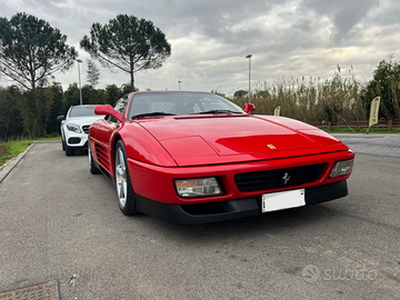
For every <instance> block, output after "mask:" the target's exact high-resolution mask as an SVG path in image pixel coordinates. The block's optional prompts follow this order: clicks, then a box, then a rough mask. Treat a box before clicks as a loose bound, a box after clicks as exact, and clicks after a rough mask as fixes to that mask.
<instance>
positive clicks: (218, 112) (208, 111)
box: [195, 109, 243, 115]
mask: <svg viewBox="0 0 400 300" xmlns="http://www.w3.org/2000/svg"><path fill="white" fill-rule="evenodd" d="M195 114H196V115H197V114H199V115H205V114H243V113H242V112H241V111H233V110H229V109H213V110H207V111H202V112H198V113H195Z"/></svg>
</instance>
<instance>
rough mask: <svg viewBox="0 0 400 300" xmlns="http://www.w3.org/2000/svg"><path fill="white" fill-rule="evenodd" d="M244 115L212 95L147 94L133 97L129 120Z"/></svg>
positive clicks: (198, 93)
mask: <svg viewBox="0 0 400 300" xmlns="http://www.w3.org/2000/svg"><path fill="white" fill-rule="evenodd" d="M207 112H208V113H236V114H242V113H244V112H243V110H241V109H240V108H239V107H238V106H236V105H235V104H233V103H232V102H230V101H228V100H226V99H224V98H222V97H220V96H218V95H215V94H213V93H202V92H149V93H139V94H136V95H134V97H133V99H132V102H131V105H130V109H129V119H131V118H135V117H143V116H146V114H149V116H155V115H189V114H204V113H207Z"/></svg>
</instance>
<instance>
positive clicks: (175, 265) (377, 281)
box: [0, 137, 400, 300]
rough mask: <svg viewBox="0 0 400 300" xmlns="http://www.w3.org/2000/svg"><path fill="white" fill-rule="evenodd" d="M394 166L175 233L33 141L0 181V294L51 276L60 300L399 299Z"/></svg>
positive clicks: (374, 167) (399, 180)
mask: <svg viewBox="0 0 400 300" xmlns="http://www.w3.org/2000/svg"><path fill="white" fill-rule="evenodd" d="M399 138H400V137H399ZM349 144H350V143H349ZM399 162H400V159H399V158H398V157H384V156H377V155H374V156H372V155H365V154H358V155H357V158H356V164H355V171H354V173H353V175H352V177H351V179H350V180H349V188H350V194H349V196H347V197H346V198H344V199H340V200H335V201H331V202H328V203H324V204H320V205H316V206H310V207H303V208H300V209H292V210H287V211H280V212H274V213H270V214H267V215H264V216H262V217H258V218H252V219H242V220H236V221H231V222H225V223H219V224H212V225H207V226H206V225H204V226H183V225H174V224H170V223H165V222H162V221H158V220H156V219H154V218H151V217H148V216H145V215H140V216H138V217H126V216H124V215H122V214H121V213H120V211H119V208H118V205H117V203H116V199H115V195H114V189H113V186H112V184H111V183H110V182H109V181H108V179H106V178H105V177H104V176H102V175H91V174H90V173H89V170H88V166H87V158H86V156H84V155H80V156H75V157H66V156H65V155H64V153H63V152H62V151H61V145H60V144H58V143H57V144H54V143H47V144H45V143H44V144H36V145H35V146H34V147H33V148H32V149H31V150H30V151H29V152H28V153H27V155H26V156H25V158H24V159H23V160H22V161H21V162H20V163H19V164H18V166H17V167H16V168H15V169H14V170H13V171H12V172H11V174H10V175H9V176H8V177H7V178H6V179H5V180H4V181H3V183H1V184H0V292H1V291H7V290H11V289H16V288H20V287H25V286H28V285H32V284H37V283H41V282H46V281H50V280H56V281H58V282H59V288H60V292H61V298H62V299H63V300H66V299H96V300H97V299H174V300H175V299H202V300H204V299H219V300H221V299H400V217H399V212H400V209H399V205H400V196H399V194H400V193H399V192H400V187H399V186H400V164H399ZM74 276H75V278H73V277H74Z"/></svg>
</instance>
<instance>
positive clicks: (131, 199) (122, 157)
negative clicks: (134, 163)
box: [114, 140, 138, 216]
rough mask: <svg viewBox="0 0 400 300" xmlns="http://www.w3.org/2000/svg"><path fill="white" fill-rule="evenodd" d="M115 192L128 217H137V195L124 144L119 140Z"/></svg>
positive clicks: (115, 164) (115, 155)
mask: <svg viewBox="0 0 400 300" xmlns="http://www.w3.org/2000/svg"><path fill="white" fill-rule="evenodd" d="M114 171H115V178H114V180H115V191H116V193H117V200H118V204H119V208H120V209H121V211H122V213H123V214H124V215H127V216H131V215H135V214H137V213H138V211H137V201H136V194H135V192H134V191H133V188H132V183H131V178H130V175H129V170H128V166H127V163H126V151H125V146H124V143H123V142H122V141H121V140H119V141H118V143H117V145H116V147H115V151H114Z"/></svg>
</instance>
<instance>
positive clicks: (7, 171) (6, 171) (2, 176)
mask: <svg viewBox="0 0 400 300" xmlns="http://www.w3.org/2000/svg"><path fill="white" fill-rule="evenodd" d="M36 143H37V142H32V144H31V145H29V147H28V148H26V150H25V151H24V152H22V153H21V154H20V155H18V156H17V158H16V159H14V161H13V162H12V163H11V164H10V165H9V166H7V167H6V168H5V169H4V170H3V171H1V173H0V183H2V182H3V180H4V179H6V177H7V176H8V174H10V173H11V171H12V170H13V169H14V168H15V167H16V166H17V165H18V163H19V162H20V161H21V160H22V159H23V158H24V157H25V155H26V153H28V151H29V150H31V148H32V147H33V146H34V145H35V144H36Z"/></svg>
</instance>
